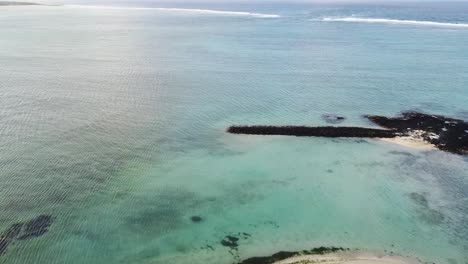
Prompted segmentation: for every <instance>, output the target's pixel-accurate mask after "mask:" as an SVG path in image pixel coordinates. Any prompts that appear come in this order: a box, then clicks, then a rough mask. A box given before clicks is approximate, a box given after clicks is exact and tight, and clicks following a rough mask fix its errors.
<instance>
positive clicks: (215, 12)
mask: <svg viewBox="0 0 468 264" xmlns="http://www.w3.org/2000/svg"><path fill="white" fill-rule="evenodd" d="M65 6H66V7H73V8H93V9H97V8H102V9H124V10H158V11H169V12H185V13H197V14H206V15H226V16H249V17H260V18H278V17H280V15H276V14H263V13H252V12H240V11H221V10H211V9H192V8H166V7H124V6H97V5H65Z"/></svg>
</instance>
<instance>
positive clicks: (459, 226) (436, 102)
mask: <svg viewBox="0 0 468 264" xmlns="http://www.w3.org/2000/svg"><path fill="white" fill-rule="evenodd" d="M133 5H136V4H135V3H134V4H133ZM121 6H125V5H124V4H121ZM139 6H140V7H155V6H157V5H156V4H151V3H140V4H139ZM163 6H166V7H167V6H168V4H165V5H163ZM169 7H170V6H169ZM178 7H180V6H178ZM182 7H187V6H182ZM188 7H197V6H188ZM198 8H204V9H215V10H229V11H244V12H245V11H248V12H255V13H265V14H278V15H281V17H277V18H265V17H261V16H252V15H234V14H231V15H229V14H209V13H206V12H205V13H204V12H195V13H193V12H192V13H190V12H180V11H174V10H156V9H128V8H113V9H109V8H96V7H91V8H89V7H88V8H83V7H76V6H75V7H73V6H61V7H1V9H0V24H1V25H2V31H1V32H0V36H1V37H0V64H1V67H0V79H1V82H0V93H1V94H0V95H1V96H0V120H1V123H2V126H1V127H0V147H1V152H0V163H1V170H0V182H1V184H0V186H1V193H0V210H1V212H2V213H1V214H0V228H1V230H6V229H7V228H8V227H10V226H11V225H12V224H14V223H17V222H20V221H27V220H29V219H32V218H34V217H36V216H38V215H40V214H50V215H52V216H54V217H55V222H54V223H53V224H52V225H51V227H50V230H49V232H48V233H46V234H45V235H43V236H41V237H39V238H35V239H31V240H25V241H17V242H15V243H14V244H11V245H9V246H8V248H7V250H6V251H5V254H3V255H2V256H0V262H1V263H232V262H236V261H237V260H239V259H242V258H245V257H250V256H256V255H269V254H272V253H274V252H276V251H279V250H299V249H307V248H311V247H316V246H344V247H352V248H364V249H372V250H378V251H384V250H387V251H392V252H396V253H398V254H402V255H409V256H413V257H419V258H421V259H423V260H424V261H430V262H437V263H450V264H453V263H460V264H461V263H466V262H467V261H468V254H467V253H466V252H468V241H467V239H466V237H468V226H467V224H466V223H467V222H468V207H467V205H468V201H467V199H468V196H467V193H468V178H467V177H468V174H467V171H468V160H467V159H466V158H464V157H461V156H457V155H452V154H447V153H444V152H440V151H422V150H416V149H409V148H405V147H402V146H397V145H391V144H388V143H384V142H380V141H374V140H348V139H336V140H331V139H322V138H290V137H271V138H266V137H256V136H252V137H250V136H248V137H247V136H234V135H228V134H226V133H225V132H224V130H225V128H226V127H227V126H229V125H231V124H305V125H324V124H326V123H325V122H324V121H323V120H322V119H321V115H322V114H326V113H333V114H339V115H344V116H346V117H347V119H346V121H345V123H343V125H349V126H352V125H365V126H371V124H369V123H368V122H367V121H366V120H365V119H363V118H362V115H364V114H383V115H395V114H398V113H399V112H401V111H404V110H410V109H413V110H414V109H415V110H421V111H426V112H430V113H438V114H443V115H450V116H454V117H458V118H462V119H465V120H466V119H467V118H468V108H467V104H466V102H468V89H467V84H468V77H467V76H468V49H467V48H466V47H467V46H468V28H460V27H453V26H437V25H436V26H428V25H424V24H423V25H406V24H398V23H368V22H363V23H357V22H356V23H351V22H339V21H335V22H324V21H322V20H321V18H323V17H349V16H359V17H361V18H362V17H365V18H386V19H399V20H404V19H408V20H418V21H427V20H430V21H436V22H439V23H458V24H460V23H468V22H467V21H468V19H467V18H466V17H465V14H466V12H464V10H467V9H468V8H467V7H466V6H463V5H457V6H450V5H447V6H443V7H441V6H438V5H436V6H431V7H424V9H422V10H424V11H425V12H421V8H423V7H420V6H416V7H414V6H403V7H399V6H391V7H388V6H387V7H378V6H359V5H358V6H356V5H352V6H319V5H310V6H309V5H305V6H295V5H293V6H291V5H289V6H284V5H283V6H281V5H279V4H276V5H234V4H232V5H231V6H228V5H225V6H221V5H215V6H206V5H203V6H201V7H200V6H198ZM421 197H424V198H421ZM424 200H426V201H427V202H424ZM193 215H199V216H201V217H202V218H203V221H201V222H200V223H192V222H191V220H190V217H191V216H193ZM239 232H246V233H248V234H250V236H248V237H246V238H245V239H244V238H242V239H241V240H240V242H239V250H238V251H231V252H230V251H229V249H228V248H226V247H223V246H222V245H221V244H220V241H221V240H222V239H223V238H224V236H226V235H230V234H237V233H239ZM207 245H209V246H210V247H207Z"/></svg>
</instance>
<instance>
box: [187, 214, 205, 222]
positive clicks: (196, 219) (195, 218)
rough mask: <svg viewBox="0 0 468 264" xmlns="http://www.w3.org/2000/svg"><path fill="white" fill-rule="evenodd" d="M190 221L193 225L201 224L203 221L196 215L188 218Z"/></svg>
mask: <svg viewBox="0 0 468 264" xmlns="http://www.w3.org/2000/svg"><path fill="white" fill-rule="evenodd" d="M190 220H192V222H194V223H198V222H201V221H202V220H203V219H202V218H201V217H200V216H198V215H194V216H192V217H190Z"/></svg>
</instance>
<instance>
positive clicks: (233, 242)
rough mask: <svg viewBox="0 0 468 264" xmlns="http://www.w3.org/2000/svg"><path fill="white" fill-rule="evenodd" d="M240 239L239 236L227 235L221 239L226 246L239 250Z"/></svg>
mask: <svg viewBox="0 0 468 264" xmlns="http://www.w3.org/2000/svg"><path fill="white" fill-rule="evenodd" d="M238 241H239V238H238V237H235V236H225V237H224V239H223V240H221V245H223V246H224V247H229V248H230V249H234V250H237V247H239V244H238V243H237V242H238Z"/></svg>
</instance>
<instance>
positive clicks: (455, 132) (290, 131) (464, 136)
mask: <svg viewBox="0 0 468 264" xmlns="http://www.w3.org/2000/svg"><path fill="white" fill-rule="evenodd" d="M366 118H367V119H369V120H370V121H372V122H373V123H375V124H377V125H379V126H381V127H383V128H384V129H373V128H364V127H334V126H324V127H320V126H319V127H308V126H262V125H259V126H231V127H229V128H228V129H227V132H228V133H232V134H248V135H283V136H299V137H332V138H336V137H358V138H404V137H405V138H412V139H415V140H422V141H424V142H427V143H429V144H432V145H434V146H435V147H437V148H438V149H440V150H443V151H447V152H451V153H455V154H460V155H466V154H468V123H467V122H465V121H463V120H459V119H454V118H450V117H445V116H441V115H430V114H424V113H418V112H404V113H402V115H401V116H398V117H385V116H377V115H367V116H366Z"/></svg>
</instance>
